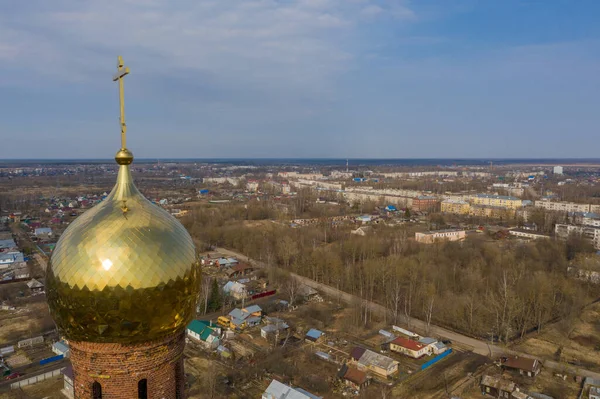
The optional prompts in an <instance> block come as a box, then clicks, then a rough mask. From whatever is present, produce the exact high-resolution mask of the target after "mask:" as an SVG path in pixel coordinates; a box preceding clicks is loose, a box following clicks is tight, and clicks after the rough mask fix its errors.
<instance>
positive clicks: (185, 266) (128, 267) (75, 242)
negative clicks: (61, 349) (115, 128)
mask: <svg viewBox="0 0 600 399" xmlns="http://www.w3.org/2000/svg"><path fill="white" fill-rule="evenodd" d="M119 157H120V158H119ZM116 159H117V162H119V160H120V159H121V160H122V161H123V162H119V164H120V166H119V175H118V178H117V184H116V185H115V187H114V188H113V190H112V191H111V193H110V194H109V195H108V197H107V198H106V199H104V201H102V202H101V203H100V204H98V205H96V206H95V207H94V208H92V209H90V210H88V211H87V212H85V213H84V214H82V215H81V216H79V217H78V218H77V219H76V220H75V221H74V222H73V223H72V224H71V225H70V226H69V227H68V228H67V229H66V230H65V232H64V234H63V235H62V236H61V238H60V240H59V241H58V243H57V244H56V248H55V249H54V252H53V254H52V259H51V260H50V264H49V266H48V271H47V283H46V284H47V296H48V304H49V307H50V311H51V313H52V316H53V318H54V320H55V321H56V324H57V325H58V327H59V329H60V330H62V332H63V333H64V334H65V336H66V337H67V338H68V339H72V340H77V341H90V342H135V341H146V340H149V339H155V338H159V337H162V336H165V335H168V334H171V333H173V332H175V331H177V330H179V329H182V328H184V327H185V326H186V325H187V323H188V322H189V321H190V319H191V318H192V316H193V312H194V307H195V303H196V299H197V296H198V290H199V278H200V276H199V267H198V264H197V261H196V254H195V249H194V243H193V241H192V238H191V237H190V235H189V234H188V232H187V231H186V229H185V228H184V227H183V226H182V225H181V223H179V221H177V220H176V219H175V218H174V217H173V216H171V215H170V214H168V213H167V212H166V211H164V210H163V209H161V208H159V207H158V206H156V205H154V204H152V203H151V202H150V201H148V200H147V199H146V198H144V196H143V195H142V194H141V193H140V192H139V191H138V190H137V188H136V187H135V185H134V184H133V180H132V177H131V173H130V171H129V163H131V161H132V160H133V155H132V154H131V152H129V151H128V150H125V149H121V150H120V151H119V152H118V153H117V157H116Z"/></svg>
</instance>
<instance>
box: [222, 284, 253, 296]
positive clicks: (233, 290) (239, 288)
mask: <svg viewBox="0 0 600 399" xmlns="http://www.w3.org/2000/svg"><path fill="white" fill-rule="evenodd" d="M223 292H224V293H225V294H228V295H231V296H232V297H234V298H235V299H237V300H242V299H244V298H246V297H247V296H248V289H247V288H246V286H245V285H244V284H242V283H239V282H237V281H228V282H227V284H225V285H224V286H223Z"/></svg>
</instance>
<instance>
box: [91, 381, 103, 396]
mask: <svg viewBox="0 0 600 399" xmlns="http://www.w3.org/2000/svg"><path fill="white" fill-rule="evenodd" d="M92 399H102V385H100V383H99V382H98V381H94V383H93V384H92Z"/></svg>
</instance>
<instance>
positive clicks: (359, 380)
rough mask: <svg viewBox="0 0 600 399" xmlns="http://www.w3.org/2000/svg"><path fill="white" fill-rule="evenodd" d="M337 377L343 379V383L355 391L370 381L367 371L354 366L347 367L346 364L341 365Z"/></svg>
mask: <svg viewBox="0 0 600 399" xmlns="http://www.w3.org/2000/svg"><path fill="white" fill-rule="evenodd" d="M338 377H339V378H340V379H341V380H342V381H344V384H346V385H347V386H349V387H351V388H352V389H355V390H357V391H360V390H361V388H364V387H366V386H367V385H369V382H370V380H369V378H368V377H367V373H365V372H364V371H360V370H359V369H357V368H354V367H348V365H347V364H344V365H343V366H342V368H341V369H340V371H339V372H338Z"/></svg>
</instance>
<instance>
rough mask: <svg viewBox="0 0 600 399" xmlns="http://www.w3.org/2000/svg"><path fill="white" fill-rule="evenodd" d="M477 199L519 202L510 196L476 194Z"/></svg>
mask: <svg viewBox="0 0 600 399" xmlns="http://www.w3.org/2000/svg"><path fill="white" fill-rule="evenodd" d="M477 197H478V198H491V199H499V200H505V201H519V199H518V198H517V197H513V196H510V195H494V194H477Z"/></svg>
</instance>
